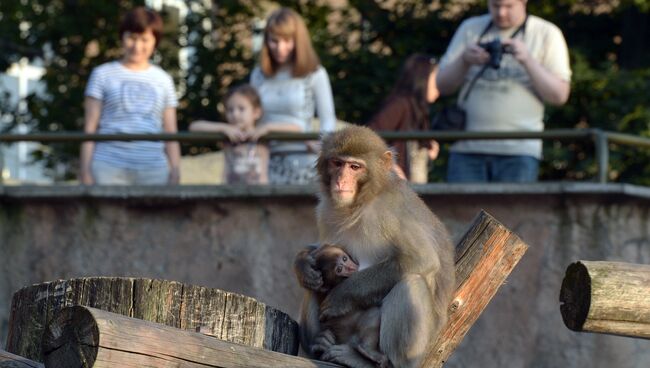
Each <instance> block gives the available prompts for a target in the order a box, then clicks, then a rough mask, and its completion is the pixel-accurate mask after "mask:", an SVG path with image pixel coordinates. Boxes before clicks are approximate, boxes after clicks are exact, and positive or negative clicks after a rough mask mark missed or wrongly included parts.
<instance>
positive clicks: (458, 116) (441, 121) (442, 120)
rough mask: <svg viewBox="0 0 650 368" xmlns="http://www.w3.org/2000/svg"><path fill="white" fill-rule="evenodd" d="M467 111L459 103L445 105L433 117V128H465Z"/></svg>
mask: <svg viewBox="0 0 650 368" xmlns="http://www.w3.org/2000/svg"><path fill="white" fill-rule="evenodd" d="M466 117H467V113H466V112H465V110H463V108H461V107H460V106H458V105H455V104H454V105H451V106H445V107H443V108H442V110H440V111H438V113H437V114H436V115H435V116H434V117H433V120H432V121H431V129H432V130H452V131H454V130H465V120H466Z"/></svg>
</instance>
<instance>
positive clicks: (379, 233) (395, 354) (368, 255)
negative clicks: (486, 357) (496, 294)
mask: <svg viewBox="0 0 650 368" xmlns="http://www.w3.org/2000/svg"><path fill="white" fill-rule="evenodd" d="M341 157H345V158H350V157H353V158H358V159H362V160H363V161H364V162H365V163H366V168H365V172H360V173H359V174H358V175H357V176H355V178H358V179H357V181H356V185H357V191H356V196H355V197H354V200H353V201H352V203H349V204H345V205H341V203H337V202H336V200H334V199H333V198H334V196H333V194H332V193H333V191H332V190H333V189H332V188H333V183H334V179H335V178H337V177H339V176H341V172H343V171H342V170H339V169H338V168H336V167H335V166H332V165H329V164H328V163H329V162H331V160H333V159H334V160H335V159H339V158H341ZM391 165H392V153H391V152H390V150H388V148H387V146H386V144H385V143H384V142H383V140H381V138H380V137H379V136H377V135H376V134H375V133H374V132H372V131H371V130H370V129H368V128H364V127H357V126H354V127H350V128H346V129H344V130H341V131H338V132H335V133H332V134H330V135H329V136H327V137H325V139H324V141H323V148H322V152H321V156H320V158H319V161H318V170H319V174H320V175H321V193H320V203H319V205H318V208H317V217H318V227H319V233H320V241H321V243H322V244H325V243H330V244H340V245H342V246H343V248H344V249H345V251H346V252H347V253H348V254H350V255H351V256H352V257H354V258H355V259H357V260H358V261H359V263H360V265H361V266H362V267H363V266H365V267H366V268H361V269H360V271H359V272H356V273H354V274H353V275H352V276H350V277H349V278H348V279H346V280H345V281H343V282H342V283H341V284H340V285H338V286H336V287H335V288H334V289H332V290H331V291H330V292H329V293H328V295H327V296H326V297H325V299H324V300H323V302H322V303H321V304H320V305H319V303H318V298H317V296H316V293H315V292H314V291H317V289H318V286H322V279H319V277H321V275H320V273H318V272H317V271H316V273H314V271H315V270H314V269H313V264H310V262H309V257H306V256H305V254H304V253H302V252H301V253H299V254H298V255H297V257H296V273H297V275H299V276H298V279H299V281H300V282H301V284H302V285H303V286H305V287H306V288H307V291H306V293H305V298H304V300H303V308H302V314H301V321H300V322H301V342H302V344H303V348H304V349H305V351H307V352H308V353H312V347H313V346H314V344H315V343H317V342H318V341H316V340H317V338H320V337H322V334H323V325H326V324H327V323H328V321H329V320H331V319H334V318H339V317H341V316H344V315H346V314H348V313H353V312H355V311H359V310H367V309H369V308H373V307H378V308H379V309H380V316H381V317H380V318H381V322H380V338H379V347H380V351H381V352H382V353H383V354H385V355H386V356H387V357H388V358H389V360H390V363H391V364H392V365H393V366H396V367H416V366H418V365H419V364H420V362H421V360H422V359H423V358H424V355H425V354H426V348H427V346H428V344H429V343H430V342H432V340H433V339H435V337H436V336H437V334H438V333H439V331H440V328H441V327H442V325H443V324H444V323H445V321H446V318H447V307H448V305H449V302H450V301H451V295H452V291H453V288H454V286H455V280H454V276H455V268H454V263H453V245H452V244H451V241H450V239H449V235H448V232H447V230H446V228H445V226H444V225H443V224H442V223H441V222H440V220H439V219H438V218H437V217H436V216H435V215H434V214H433V213H432V212H431V211H430V210H429V209H428V208H427V206H426V205H425V204H424V202H422V200H420V198H419V197H418V196H417V194H415V193H414V192H413V191H412V190H411V189H410V187H409V186H408V185H407V183H406V182H405V181H404V180H401V179H399V178H397V177H396V176H395V175H394V174H393V173H392V172H391V170H390V168H391ZM344 175H346V174H345V173H344ZM355 175H356V174H355ZM337 185H338V184H337ZM314 274H316V275H317V276H316V277H313V276H314ZM309 285H312V286H309ZM313 285H316V288H314V287H313ZM324 356H326V357H327V358H328V360H330V361H333V362H338V363H341V364H346V365H348V366H352V367H355V366H365V365H364V363H363V361H359V359H358V356H355V352H354V351H353V350H351V349H347V348H345V347H340V346H338V345H333V346H330V347H329V350H328V352H326V354H324Z"/></svg>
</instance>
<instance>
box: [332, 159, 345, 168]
mask: <svg viewBox="0 0 650 368" xmlns="http://www.w3.org/2000/svg"><path fill="white" fill-rule="evenodd" d="M344 164H345V163H344V162H343V161H341V160H332V165H334V166H335V167H341V166H343V165H344Z"/></svg>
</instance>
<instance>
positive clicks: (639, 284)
mask: <svg viewBox="0 0 650 368" xmlns="http://www.w3.org/2000/svg"><path fill="white" fill-rule="evenodd" d="M560 303H561V305H560V313H561V314H562V320H563V321H564V324H565V325H566V326H567V327H568V328H569V329H571V330H574V331H580V332H596V333H604V334H612V335H620V336H630V337H639V338H645V339H650V265H642V264H634V263H623V262H605V261H578V262H576V263H572V264H571V265H569V267H567V270H566V274H565V276H564V280H563V281H562V287H561V289H560Z"/></svg>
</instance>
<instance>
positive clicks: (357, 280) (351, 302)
mask: <svg viewBox="0 0 650 368" xmlns="http://www.w3.org/2000/svg"><path fill="white" fill-rule="evenodd" d="M398 263H399V262H398V261H397V259H396V258H395V257H391V258H389V259H387V260H385V261H383V262H380V263H377V264H375V265H373V266H370V267H368V268H366V269H364V270H362V271H359V272H357V273H354V274H353V275H352V276H350V277H349V278H348V279H347V280H345V281H343V282H342V283H341V284H339V285H338V286H336V287H335V288H334V289H332V291H330V292H329V294H328V295H327V297H326V298H325V300H324V301H323V303H322V304H321V313H320V319H321V321H324V320H328V319H330V318H334V317H339V316H342V315H344V314H346V313H349V312H350V311H352V310H355V309H368V308H370V307H373V306H377V305H379V304H381V301H382V299H383V298H384V297H385V296H386V294H388V292H389V291H390V290H391V289H392V288H393V286H395V284H397V282H399V280H400V278H401V276H400V274H401V272H400V271H399V269H400V267H399V265H398Z"/></svg>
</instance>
